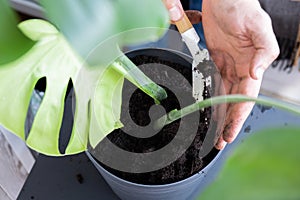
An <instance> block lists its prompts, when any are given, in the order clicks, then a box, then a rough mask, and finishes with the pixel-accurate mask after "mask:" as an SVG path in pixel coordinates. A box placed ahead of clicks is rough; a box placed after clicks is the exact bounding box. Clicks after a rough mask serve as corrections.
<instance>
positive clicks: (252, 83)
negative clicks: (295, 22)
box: [163, 0, 279, 149]
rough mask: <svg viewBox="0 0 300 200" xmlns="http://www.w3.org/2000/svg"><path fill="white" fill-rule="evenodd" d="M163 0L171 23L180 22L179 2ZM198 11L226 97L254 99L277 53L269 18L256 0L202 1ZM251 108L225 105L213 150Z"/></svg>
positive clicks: (235, 130) (234, 132)
mask: <svg viewBox="0 0 300 200" xmlns="http://www.w3.org/2000/svg"><path fill="white" fill-rule="evenodd" d="M163 1H164V3H165V4H166V7H167V8H168V10H169V13H170V18H171V22H174V21H178V20H180V19H181V18H182V15H183V9H182V6H181V3H180V1H179V0H163ZM202 9H203V12H202V23H203V27H204V34H205V39H206V45H207V47H208V50H209V52H210V55H211V57H212V59H213V60H214V62H215V64H216V65H217V67H218V69H219V71H220V73H221V76H222V80H223V82H224V86H225V92H226V94H244V95H248V96H252V97H257V95H258V93H259V89H260V86H261V81H262V76H263V73H264V71H265V70H266V68H267V67H268V66H269V65H270V64H271V63H272V62H273V61H274V59H275V58H276V57H277V56H278V54H279V47H278V44H277V41H276V38H275V35H274V33H273V29H272V24H271V20H270V17H269V16H268V14H267V13H266V12H264V11H263V9H262V8H261V7H260V4H259V2H258V0H226V1H224V0H203V5H202ZM196 15H199V14H196ZM252 108H253V103H235V104H229V105H227V106H226V119H225V124H224V126H223V127H221V129H220V130H219V131H220V138H219V140H218V142H217V143H216V148H218V149H222V148H224V146H225V144H226V143H227V142H228V143H230V142H232V141H233V140H234V139H235V138H236V136H237V134H238V133H239V132H240V130H241V128H242V126H243V124H244V122H245V120H246V119H247V117H248V115H249V114H250V112H251V110H252Z"/></svg>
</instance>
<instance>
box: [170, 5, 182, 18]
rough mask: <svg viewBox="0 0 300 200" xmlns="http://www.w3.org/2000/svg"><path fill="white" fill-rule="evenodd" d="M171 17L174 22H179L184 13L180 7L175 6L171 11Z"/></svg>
mask: <svg viewBox="0 0 300 200" xmlns="http://www.w3.org/2000/svg"><path fill="white" fill-rule="evenodd" d="M169 15H170V18H171V20H172V21H178V20H180V18H181V17H182V13H181V11H180V8H179V7H178V6H174V7H172V8H170V9H169Z"/></svg>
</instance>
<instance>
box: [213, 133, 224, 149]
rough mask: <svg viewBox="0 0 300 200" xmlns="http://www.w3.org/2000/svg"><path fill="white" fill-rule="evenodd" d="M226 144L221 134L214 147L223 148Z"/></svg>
mask: <svg viewBox="0 0 300 200" xmlns="http://www.w3.org/2000/svg"><path fill="white" fill-rule="evenodd" d="M226 144H227V143H226V142H225V141H224V139H223V136H222V135H220V138H219V140H218V142H217V143H216V145H215V147H216V149H218V150H222V149H224V147H225V146H226Z"/></svg>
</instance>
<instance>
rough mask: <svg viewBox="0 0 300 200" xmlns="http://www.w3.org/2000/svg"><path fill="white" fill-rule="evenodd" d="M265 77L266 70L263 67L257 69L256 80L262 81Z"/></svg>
mask: <svg viewBox="0 0 300 200" xmlns="http://www.w3.org/2000/svg"><path fill="white" fill-rule="evenodd" d="M263 75H264V69H263V68H262V67H258V68H256V70H255V76H256V78H257V79H262V77H263Z"/></svg>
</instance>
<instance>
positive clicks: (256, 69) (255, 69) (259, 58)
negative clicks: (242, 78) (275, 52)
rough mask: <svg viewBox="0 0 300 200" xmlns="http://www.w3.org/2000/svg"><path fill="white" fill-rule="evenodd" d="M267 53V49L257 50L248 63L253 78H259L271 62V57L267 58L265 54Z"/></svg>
mask: <svg viewBox="0 0 300 200" xmlns="http://www.w3.org/2000/svg"><path fill="white" fill-rule="evenodd" d="M267 55H268V52H267V51H264V50H257V51H256V53H255V54H254V57H253V59H252V63H251V65H250V76H251V77H252V78H253V79H254V80H260V79H262V77H263V74H264V72H265V70H266V69H267V68H268V66H269V65H270V64H271V62H273V59H268V58H266V56H267Z"/></svg>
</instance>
